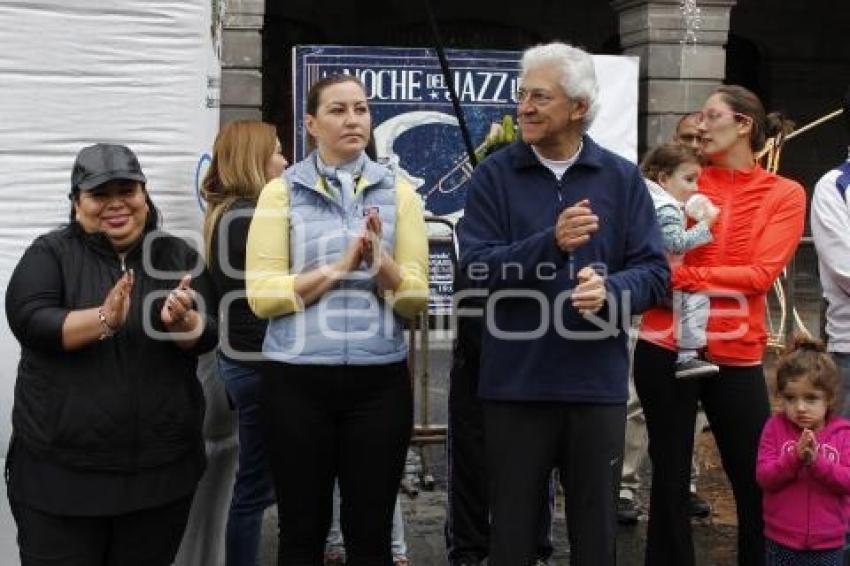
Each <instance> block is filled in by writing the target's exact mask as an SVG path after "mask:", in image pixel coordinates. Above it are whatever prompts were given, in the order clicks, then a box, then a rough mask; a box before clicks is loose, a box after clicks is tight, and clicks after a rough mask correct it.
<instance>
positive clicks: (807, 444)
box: [797, 428, 818, 466]
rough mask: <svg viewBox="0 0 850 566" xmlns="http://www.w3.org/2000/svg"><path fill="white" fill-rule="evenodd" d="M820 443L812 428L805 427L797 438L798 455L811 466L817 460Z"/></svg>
mask: <svg viewBox="0 0 850 566" xmlns="http://www.w3.org/2000/svg"><path fill="white" fill-rule="evenodd" d="M817 450H818V443H817V441H816V440H815V433H814V432H812V430H811V429H808V428H804V429H803V432H802V433H801V434H800V438H799V440H797V457H798V458H800V460H802V461H803V463H804V464H805V465H807V466H810V465H811V464H812V462H814V461H815V455H816V454H817Z"/></svg>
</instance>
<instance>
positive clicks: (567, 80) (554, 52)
mask: <svg viewBox="0 0 850 566" xmlns="http://www.w3.org/2000/svg"><path fill="white" fill-rule="evenodd" d="M521 65H522V74H523V75H525V74H526V73H527V72H528V71H529V70H530V69H532V68H539V67H551V66H555V67H557V68H558V69H559V70H560V71H561V80H560V84H561V88H562V89H563V90H564V93H565V94H566V95H567V96H569V97H570V98H578V99H582V100H584V101H585V102H587V114H585V115H584V124H583V127H584V131H587V129H588V128H590V125H591V124H592V123H593V119H594V118H596V113H597V112H598V111H599V85H598V84H597V82H596V69H595V68H594V66H593V58H592V57H591V56H590V54H589V53H587V52H586V51H583V50H581V49H579V48H578V47H573V46H572V45H567V44H566V43H561V42H558V41H556V42H553V43H547V44H546V45H537V46H535V47H530V48H529V49H526V50H525V52H524V53H523V54H522V63H521Z"/></svg>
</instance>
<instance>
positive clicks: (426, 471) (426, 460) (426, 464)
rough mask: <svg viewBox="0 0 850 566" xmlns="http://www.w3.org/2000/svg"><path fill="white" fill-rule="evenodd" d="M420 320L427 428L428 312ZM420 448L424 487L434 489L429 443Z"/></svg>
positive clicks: (421, 381) (423, 414)
mask: <svg viewBox="0 0 850 566" xmlns="http://www.w3.org/2000/svg"><path fill="white" fill-rule="evenodd" d="M419 320H420V321H421V326H422V334H421V335H420V336H421V338H420V340H421V344H422V374H421V376H420V378H419V391H420V398H419V421H420V423H419V424H420V425H421V426H422V428H423V429H425V430H427V429H428V428H429V427H430V424H431V417H430V413H431V402H430V395H429V390H430V385H431V376H430V374H429V368H430V365H431V364H430V361H429V355H428V352H429V348H430V336H429V334H430V333H429V332H428V326H429V324H428V323H429V317H428V313H427V312H425V313H422V314H420V315H419ZM419 450H420V451H421V457H422V487H423V488H425V489H427V490H432V489H434V476H433V475H432V474H431V459H430V457H429V456H430V449H429V448H428V444H427V443H422V444H421V446H420V448H419Z"/></svg>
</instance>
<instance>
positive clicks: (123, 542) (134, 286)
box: [6, 144, 217, 566]
mask: <svg viewBox="0 0 850 566" xmlns="http://www.w3.org/2000/svg"><path fill="white" fill-rule="evenodd" d="M145 183H146V179H145V176H144V174H143V173H142V170H141V167H140V166H139V162H138V160H137V159H136V156H135V155H134V154H133V152H132V151H130V149H128V148H126V147H124V146H120V145H108V144H97V145H94V146H89V147H86V148H83V149H82V150H81V151H80V153H79V154H78V155H77V160H76V163H75V164H74V170H73V173H72V176H71V187H72V189H71V195H70V197H71V201H72V208H71V219H70V222H69V223H68V224H67V225H66V226H63V227H61V228H59V229H57V230H54V231H52V232H49V233H47V234H44V235H42V236H40V237H39V238H37V239H36V240H35V241H34V242H33V243H32V245H31V246H30V247H29V248H28V249H27V250H26V252H25V253H24V255H23V257H22V258H21V260H20V262H19V263H18V265H17V267H16V268H15V271H14V273H13V274H12V278H11V280H10V282H9V287H8V289H7V292H6V314H7V318H8V320H9V326H10V328H11V330H12V332H13V333H14V334H15V336H16V337H17V339H18V341H19V342H20V344H21V361H20V364H19V366H18V376H17V382H16V385H15V399H14V408H13V411H12V428H13V433H12V440H11V441H10V446H9V454H8V458H7V482H8V486H7V487H8V494H9V500H10V503H11V507H12V512H13V515H14V517H15V521H16V522H17V525H18V544H19V547H20V554H21V563H22V564H23V566H28V565H41V564H52V565H60V564H61V565H113V564H114V565H119V564H120V565H121V566H127V565H135V564H138V565H145V566H156V565H163V566H165V565H167V564H171V562H172V561H173V559H174V556H175V554H176V552H177V548H178V546H179V544H180V540H181V538H182V535H183V530H184V528H185V526H186V521H187V518H188V514H189V509H190V507H191V503H192V496H193V494H194V491H195V487H196V486H197V483H198V480H199V479H200V477H201V474H202V473H203V469H204V461H205V456H204V446H203V442H202V437H201V424H202V421H203V413H204V404H203V395H202V391H201V388H200V385H199V383H198V380H197V379H196V377H195V369H196V362H197V356H198V355H199V354H200V353H203V352H206V351H208V350H211V349H212V348H213V347H214V346H215V342H216V336H217V332H216V323H215V317H214V316H212V315H207V313H206V312H205V308H204V307H205V304H206V301H205V300H204V299H205V297H208V296H210V293H209V289H210V283H209V280H208V276H207V274H206V272H205V271H204V268H203V261H202V260H201V259H200V257H199V255H198V253H196V251H195V250H193V249H192V248H190V247H189V246H188V245H187V244H186V243H185V242H183V241H182V240H180V239H178V238H176V237H174V236H171V235H169V234H166V233H164V232H161V231H159V230H158V229H157V225H158V220H159V218H158V213H157V210H156V208H155V207H154V205H153V202H152V201H151V199H150V196H149V195H148V193H147V191H146V189H145Z"/></svg>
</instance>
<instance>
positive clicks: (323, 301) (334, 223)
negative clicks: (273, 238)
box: [263, 153, 407, 365]
mask: <svg viewBox="0 0 850 566" xmlns="http://www.w3.org/2000/svg"><path fill="white" fill-rule="evenodd" d="M315 159H316V155H315V153H313V154H311V155H310V156H308V157H307V158H306V159H304V160H303V161H300V162H299V163H296V164H295V165H293V166H292V167H291V168H289V169H288V170H287V171H286V172H285V173H284V177H285V179H286V185H287V187H288V190H289V226H290V228H289V255H290V269H291V272H292V273H302V272H306V271H310V270H312V269H316V268H317V267H319V266H321V265H326V264H330V263H332V262H334V261H336V260H337V259H338V258H339V257H340V256H341V255H342V253H343V252H344V251H345V250H346V249H347V248H348V246H349V244H350V242H351V241H352V240H353V239H354V238H356V237H357V235H358V234H360V233H361V231H362V230H363V228H364V226H365V223H366V215H367V214H368V211H369V210H370V209H371V208H373V207H376V208H377V209H378V214H379V215H380V218H381V225H382V232H383V234H382V246H383V247H384V249H385V250H386V251H387V252H388V253H389V254H390V255H392V252H393V249H394V246H395V227H396V176H395V175H394V174H393V173H392V172H391V171H390V170H389V169H388V168H386V167H384V166H383V165H380V164H378V163H375V162H373V161H371V160H369V159H368V158H367V159H366V162H365V164H364V166H363V171H362V173H361V176H360V180H359V182H358V183H357V184H356V185H357V191H356V194H355V195H354V198H353V199H350V198H349V199H347V198H342V199H341V202H337V201H335V200H334V199H332V198H331V197H329V196H328V195H327V193H326V192H324V191H323V189H322V188H321V187H322V186H323V183H324V182H325V181H324V180H323V179H322V178H321V177H320V176H319V173H318V171H317V169H316V161H315ZM402 329H403V325H402V319H401V317H399V316H398V315H396V314H395V312H394V311H393V310H392V307H390V306H389V305H387V304H385V303H384V301H383V299H381V298H380V297H378V295H377V293H376V290H375V283H374V280H373V278H372V277H371V276H370V275H369V273H368V272H367V271H366V266H365V264H363V265H361V266H360V269H359V270H358V271H355V272H352V273H351V274H350V275H349V277H348V278H347V279H345V280H343V281H341V282H340V283H338V284H337V285H336V286H335V287H334V288H333V289H332V290H330V291H328V292H327V293H325V295H323V296H322V297H321V298H320V299H319V300H318V301H316V302H315V303H313V304H312V305H309V306H308V307H307V308H306V309H305V310H304V311H301V312H296V313H292V314H288V315H285V316H282V317H279V318H275V319H272V320H271V321H269V325H268V329H267V330H266V338H265V341H264V342H263V353H264V354H265V355H266V356H267V357H269V358H271V359H274V360H278V361H282V362H286V363H291V364H305V365H344V364H350V365H378V364H389V363H394V362H400V361H402V360H404V359H406V358H407V345H406V344H405V341H404V335H403V332H402Z"/></svg>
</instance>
